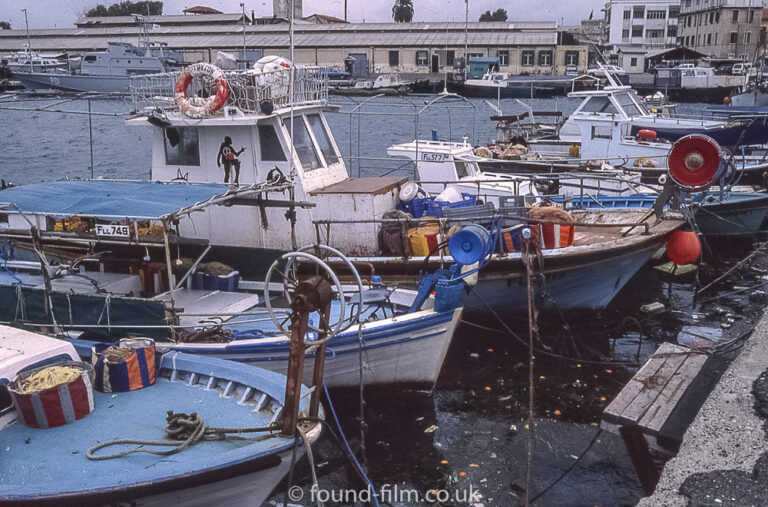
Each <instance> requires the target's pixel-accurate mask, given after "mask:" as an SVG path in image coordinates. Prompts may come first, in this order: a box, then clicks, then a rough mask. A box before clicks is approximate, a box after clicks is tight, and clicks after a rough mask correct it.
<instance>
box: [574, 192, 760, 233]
mask: <svg viewBox="0 0 768 507" xmlns="http://www.w3.org/2000/svg"><path fill="white" fill-rule="evenodd" d="M657 198H658V195H657V194H643V193H639V194H634V195H630V196H622V197H618V196H609V195H602V194H597V195H594V194H592V195H581V196H579V195H574V196H573V197H572V200H571V202H570V203H571V205H572V206H574V207H577V208H585V209H589V208H598V209H615V208H650V207H651V206H653V204H654V202H656V199H657ZM683 205H684V206H686V207H688V208H689V209H690V210H691V211H692V215H693V222H694V223H695V224H696V230H697V232H699V233H700V234H702V235H703V236H748V235H752V234H756V233H757V232H759V231H760V230H761V227H762V224H763V221H764V220H765V217H766V214H768V194H765V193H762V192H732V191H718V190H715V191H710V192H702V193H698V194H693V195H691V196H689V197H688V198H687V199H686V200H685V202H684V203H683Z"/></svg>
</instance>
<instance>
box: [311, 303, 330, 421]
mask: <svg viewBox="0 0 768 507" xmlns="http://www.w3.org/2000/svg"><path fill="white" fill-rule="evenodd" d="M321 319H322V320H321V322H320V328H321V329H322V330H323V332H322V333H320V334H319V335H318V337H317V338H318V340H320V341H322V340H325V338H326V336H328V324H329V322H330V320H331V303H330V302H329V303H328V304H326V305H325V308H324V310H323V314H322V317H321ZM325 349H326V343H325V342H323V343H321V344H320V345H319V346H318V347H317V351H316V352H315V370H314V372H313V375H312V385H313V386H314V387H315V390H314V391H312V398H310V400H309V417H317V416H318V414H319V413H320V394H321V393H320V386H321V385H322V383H323V374H324V373H325Z"/></svg>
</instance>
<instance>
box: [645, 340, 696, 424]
mask: <svg viewBox="0 0 768 507" xmlns="http://www.w3.org/2000/svg"><path fill="white" fill-rule="evenodd" d="M707 357H708V356H707V355H705V354H701V353H696V352H693V351H690V352H689V353H688V355H687V357H686V359H685V362H684V363H683V365H682V366H680V368H679V369H678V370H677V371H676V372H675V374H674V375H673V376H672V378H671V379H670V380H669V382H668V383H667V386H666V387H665V388H664V389H663V390H662V391H661V393H659V396H658V397H657V398H656V401H654V402H653V404H652V405H651V406H650V407H649V408H648V410H647V411H646V413H645V415H644V416H643V418H642V419H640V422H639V423H638V424H639V425H640V426H641V427H642V428H643V429H644V431H645V432H646V433H650V434H653V435H656V434H658V432H659V430H661V427H662V426H664V423H665V422H666V420H667V418H668V417H669V415H670V414H671V413H672V410H673V409H674V408H675V406H677V402H678V401H680V398H682V397H683V393H685V390H686V389H688V387H689V386H690V385H691V383H692V382H693V380H694V379H695V378H696V376H697V375H698V374H699V371H701V368H702V367H703V366H704V363H706V362H707Z"/></svg>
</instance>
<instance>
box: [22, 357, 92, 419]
mask: <svg viewBox="0 0 768 507" xmlns="http://www.w3.org/2000/svg"><path fill="white" fill-rule="evenodd" d="M52 366H74V367H76V368H80V369H81V370H82V373H81V374H80V376H79V377H77V378H76V379H75V380H73V381H71V382H68V383H66V384H61V385H58V386H54V387H49V388H48V389H44V390H42V391H39V392H35V393H21V392H20V391H19V390H18V386H19V383H20V382H21V381H22V380H24V379H26V378H27V377H29V376H30V375H33V374H35V373H37V372H38V371H41V370H44V369H46V368H51V367H52ZM92 380H93V367H91V365H90V364H88V363H81V362H76V361H66V362H62V363H56V364H55V365H46V366H43V367H41V368H35V369H33V370H29V371H25V372H22V373H20V374H18V375H17V376H16V378H15V379H14V381H13V382H11V384H10V385H9V386H8V388H9V389H8V390H9V391H10V392H11V397H12V398H13V403H14V405H15V406H16V410H17V412H18V413H19V414H20V415H21V418H22V420H23V421H24V424H26V425H27V426H31V427H32V428H55V427H56V426H63V425H65V424H69V423H72V422H74V421H76V420H78V419H82V418H83V417H85V416H87V415H88V414H90V413H91V412H93V408H94V406H93V382H92Z"/></svg>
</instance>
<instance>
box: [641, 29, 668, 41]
mask: <svg viewBox="0 0 768 507" xmlns="http://www.w3.org/2000/svg"><path fill="white" fill-rule="evenodd" d="M645 35H646V37H648V38H649V39H659V38H661V37H664V30H648V31H647V32H646V33H645Z"/></svg>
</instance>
